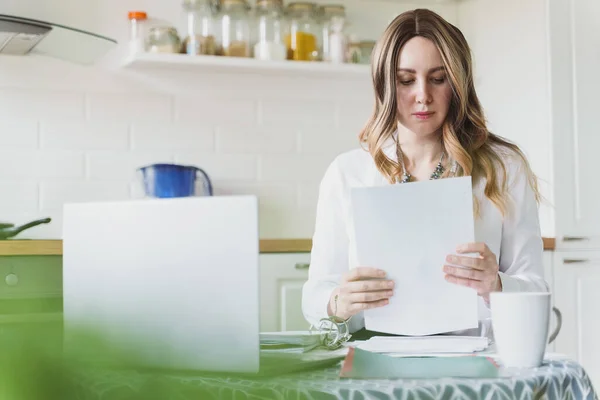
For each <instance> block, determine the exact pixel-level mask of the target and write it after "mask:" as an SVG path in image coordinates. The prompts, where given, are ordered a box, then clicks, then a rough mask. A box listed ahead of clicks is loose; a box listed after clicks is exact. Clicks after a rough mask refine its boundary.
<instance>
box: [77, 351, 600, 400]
mask: <svg viewBox="0 0 600 400" xmlns="http://www.w3.org/2000/svg"><path fill="white" fill-rule="evenodd" d="M339 371H340V367H339V366H336V367H331V368H326V369H322V370H319V371H311V372H302V373H293V374H287V375H284V376H278V377H270V378H262V379H248V378H232V377H229V378H225V377H209V376H201V375H183V374H165V373H161V374H150V373H142V372H132V371H127V372H124V371H96V372H94V373H89V372H86V373H85V375H82V376H80V377H79V378H78V379H77V386H78V389H79V393H78V396H77V398H85V399H103V400H108V399H110V400H112V399H119V400H121V399H138V398H144V399H148V396H147V395H146V396H145V397H140V393H141V392H144V393H148V392H149V391H150V392H151V393H152V394H153V396H152V398H153V399H154V398H156V399H164V400H171V399H172V400H175V399H176V400H192V399H202V400H204V399H295V400H300V399H319V400H320V399H353V400H357V399H382V400H387V399H423V400H427V399H449V400H453V399H511V400H512V399H551V400H552V399H557V400H558V399H597V395H596V393H595V392H594V389H593V387H592V384H591V381H590V379H589V377H588V375H587V374H586V372H585V371H584V369H583V368H582V367H581V366H580V365H579V364H578V363H576V362H573V361H569V360H552V361H546V362H545V363H544V364H543V365H542V366H541V367H540V368H535V369H529V370H521V371H510V370H502V372H501V374H502V376H501V377H498V378H493V379H449V378H444V379H434V380H412V379H411V380H356V379H344V378H340V377H339ZM154 395H155V396H154ZM73 398H75V397H73Z"/></svg>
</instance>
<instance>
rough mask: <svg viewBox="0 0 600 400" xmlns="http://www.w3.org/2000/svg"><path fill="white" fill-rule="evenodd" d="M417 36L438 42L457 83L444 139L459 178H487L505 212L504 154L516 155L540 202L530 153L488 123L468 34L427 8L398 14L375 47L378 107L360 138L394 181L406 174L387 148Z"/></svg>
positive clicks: (492, 197)
mask: <svg viewBox="0 0 600 400" xmlns="http://www.w3.org/2000/svg"><path fill="white" fill-rule="evenodd" d="M415 36H421V37H423V38H426V39H429V40H431V41H432V42H433V43H434V44H435V46H436V47H437V49H438V51H439V52H440V55H441V58H442V60H443V63H444V67H445V69H446V74H447V76H448V79H449V82H450V85H451V87H452V99H451V102H450V108H449V111H448V115H447V117H446V120H445V122H444V124H443V125H442V134H441V139H442V145H443V147H444V150H445V152H446V153H447V154H448V155H449V156H450V158H452V159H453V160H456V162H457V163H458V166H459V167H458V169H457V171H456V176H471V177H472V181H473V184H474V185H475V183H476V182H479V181H480V180H481V179H482V178H485V179H486V184H485V188H484V194H485V196H486V197H487V198H488V199H490V201H491V202H492V203H493V204H494V205H495V206H496V207H497V208H498V209H499V210H500V212H501V213H502V214H503V215H505V213H506V212H507V209H508V202H507V200H508V199H507V197H508V196H507V190H508V179H507V167H506V165H505V162H504V160H503V155H504V156H506V155H508V156H509V157H511V158H512V156H516V157H517V159H518V160H520V161H521V162H522V163H523V166H524V172H525V173H526V174H527V178H528V182H529V184H530V185H531V187H532V189H533V191H534V194H535V198H536V201H538V202H539V201H540V198H541V196H540V193H539V190H538V183H537V177H536V176H535V174H534V173H533V172H532V170H531V168H530V166H529V163H528V161H527V159H526V157H525V155H524V154H523V153H522V152H521V150H520V149H519V148H518V147H517V146H516V145H515V144H513V143H511V142H509V141H507V140H505V139H503V138H501V137H499V136H497V135H494V134H493V133H491V132H490V131H489V130H488V129H487V127H486V122H485V118H484V115H483V111H482V108H481V104H480V103H479V99H478V98H477V94H476V93H475V87H474V83H473V65H472V59H471V50H470V48H469V45H468V44H467V41H466V39H465V37H464V36H463V34H462V33H461V31H460V30H459V29H458V28H456V27H455V26H453V25H452V24H450V23H448V22H447V21H445V20H444V19H443V18H442V17H441V16H439V15H438V14H436V13H435V12H433V11H430V10H426V9H416V10H412V11H407V12H404V13H402V14H400V15H399V16H398V17H396V18H395V19H394V21H392V22H391V23H390V25H389V26H388V27H387V29H386V30H385V32H384V34H383V35H382V37H381V38H380V40H379V41H378V42H377V44H376V46H375V49H374V50H373V56H372V57H373V58H372V79H373V86H374V91H375V107H374V110H373V113H372V115H371V117H370V118H369V120H368V121H367V123H366V125H365V127H364V128H363V130H362V131H361V132H360V135H359V139H360V141H361V142H363V143H366V144H367V146H368V150H369V152H370V153H371V155H372V157H373V159H374V160H375V164H376V165H377V168H378V169H379V171H380V172H381V173H382V174H383V175H384V177H385V178H386V179H387V180H388V181H389V182H390V183H393V182H394V181H395V180H396V178H397V177H398V176H400V175H401V167H400V165H399V164H398V162H396V161H394V160H391V159H390V158H388V157H387V156H386V154H385V153H384V151H383V148H384V145H385V144H386V143H389V142H388V140H389V139H390V138H392V137H393V134H394V133H395V132H396V130H397V124H398V115H397V110H398V103H397V99H396V85H397V67H398V61H399V57H400V50H401V48H402V47H403V46H404V44H405V43H406V42H408V41H409V40H410V39H412V38H413V37H415ZM503 153H504V154H503ZM447 175H448V169H446V172H445V173H444V176H447ZM474 200H475V207H476V209H475V212H476V213H477V212H478V203H477V199H476V198H475V199H474Z"/></svg>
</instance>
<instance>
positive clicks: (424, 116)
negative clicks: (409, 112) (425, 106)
mask: <svg viewBox="0 0 600 400" xmlns="http://www.w3.org/2000/svg"><path fill="white" fill-rule="evenodd" d="M433 114H434V112H433V111H421V112H416V113H413V115H414V116H415V117H417V118H418V119H420V120H425V119H429V118H431V116H432V115H433Z"/></svg>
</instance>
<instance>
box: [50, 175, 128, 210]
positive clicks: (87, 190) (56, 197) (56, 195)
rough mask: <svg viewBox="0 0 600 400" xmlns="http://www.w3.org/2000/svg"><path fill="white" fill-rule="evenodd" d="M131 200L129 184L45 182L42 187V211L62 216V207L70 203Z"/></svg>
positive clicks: (119, 182) (118, 182)
mask: <svg viewBox="0 0 600 400" xmlns="http://www.w3.org/2000/svg"><path fill="white" fill-rule="evenodd" d="M128 198H130V189H129V183H128V182H124V181H114V182H113V181H111V182H89V181H69V182H44V183H42V184H41V187H40V206H41V208H42V209H48V210H56V211H57V213H58V214H62V212H61V211H62V206H63V204H65V203H70V202H87V201H115V200H125V199H128Z"/></svg>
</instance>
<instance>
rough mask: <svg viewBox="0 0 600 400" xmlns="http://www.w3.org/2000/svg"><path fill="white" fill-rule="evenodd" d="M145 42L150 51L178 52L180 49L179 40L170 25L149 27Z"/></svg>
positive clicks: (175, 31)
mask: <svg viewBox="0 0 600 400" xmlns="http://www.w3.org/2000/svg"><path fill="white" fill-rule="evenodd" d="M146 43H147V49H148V50H147V51H148V52H150V53H179V52H180V49H181V40H180V39H179V35H178V34H177V30H176V29H175V28H174V27H172V26H154V27H152V28H150V30H149V32H148V37H147V38H146Z"/></svg>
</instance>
